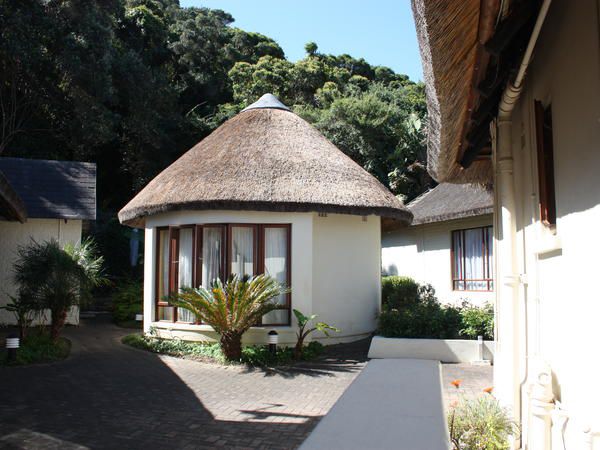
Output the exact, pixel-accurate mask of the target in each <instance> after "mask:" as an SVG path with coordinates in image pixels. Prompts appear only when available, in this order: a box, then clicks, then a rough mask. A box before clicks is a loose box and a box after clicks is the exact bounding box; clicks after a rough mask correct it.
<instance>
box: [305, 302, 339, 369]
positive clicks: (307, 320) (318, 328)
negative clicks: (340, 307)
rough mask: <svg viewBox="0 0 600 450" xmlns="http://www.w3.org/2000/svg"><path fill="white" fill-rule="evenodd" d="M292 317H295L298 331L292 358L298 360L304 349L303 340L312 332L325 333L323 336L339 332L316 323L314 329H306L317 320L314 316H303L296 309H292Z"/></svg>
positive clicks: (322, 323)
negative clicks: (331, 332)
mask: <svg viewBox="0 0 600 450" xmlns="http://www.w3.org/2000/svg"><path fill="white" fill-rule="evenodd" d="M294 315H295V316H296V320H297V321H298V331H297V332H296V337H297V339H298V340H297V341H296V348H295V349H294V358H295V359H300V358H301V357H302V348H303V347H304V340H305V339H306V337H307V336H308V335H309V334H310V333H312V332H313V331H320V332H322V333H325V336H329V332H330V331H334V332H336V333H338V332H339V331H340V330H339V329H337V328H336V327H333V326H331V325H328V324H326V323H324V322H317V323H316V324H315V326H314V327H312V328H307V327H308V324H309V323H310V322H312V321H313V320H315V319H316V318H317V315H316V314H312V315H311V316H305V315H304V314H302V313H301V312H300V311H298V310H297V309H294Z"/></svg>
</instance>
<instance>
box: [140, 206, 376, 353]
mask: <svg viewBox="0 0 600 450" xmlns="http://www.w3.org/2000/svg"><path fill="white" fill-rule="evenodd" d="M207 223H291V224H292V250H291V254H292V283H291V284H292V285H291V289H292V308H295V309H298V310H300V311H302V312H303V313H304V314H307V315H308V314H313V313H314V314H319V319H320V320H323V321H330V322H331V324H332V325H335V326H337V327H338V328H341V329H342V332H341V333H339V334H336V335H335V336H334V338H333V339H325V338H324V337H323V336H321V338H323V339H324V340H326V341H327V343H335V342H340V341H346V340H353V339H357V338H361V337H365V336H366V335H368V333H370V332H372V331H373V330H374V329H375V315H376V312H377V311H378V307H379V304H380V272H379V270H380V269H379V268H380V232H379V227H380V221H379V218H378V217H375V216H369V217H368V218H367V221H366V222H364V221H363V220H362V217H359V216H351V215H340V214H329V215H328V216H327V217H318V215H317V214H314V213H277V212H252V211H178V212H170V213H165V214H159V215H155V216H152V217H150V218H148V219H147V220H146V239H145V245H146V248H145V258H146V259H145V269H144V270H145V272H144V330H145V331H146V332H148V331H149V330H150V328H151V327H154V328H156V329H157V330H159V333H160V334H161V335H162V336H165V337H179V338H182V339H189V340H200V341H209V340H214V339H216V338H217V335H216V333H214V332H213V331H212V329H211V328H210V327H208V326H205V325H186V324H175V323H168V322H157V321H156V320H155V317H154V315H155V309H154V297H155V265H156V258H155V256H154V255H155V251H156V249H155V247H156V235H155V229H156V227H160V226H167V225H185V224H207ZM273 328H275V329H277V331H278V333H279V340H280V342H281V343H282V344H294V343H295V340H296V338H295V332H296V320H295V318H293V317H292V326H291V327H287V326H285V327H256V328H253V329H252V330H250V331H249V332H248V333H246V334H245V335H244V342H245V343H261V344H262V343H265V342H266V333H267V332H268V331H269V330H271V329H273ZM317 338H319V337H317Z"/></svg>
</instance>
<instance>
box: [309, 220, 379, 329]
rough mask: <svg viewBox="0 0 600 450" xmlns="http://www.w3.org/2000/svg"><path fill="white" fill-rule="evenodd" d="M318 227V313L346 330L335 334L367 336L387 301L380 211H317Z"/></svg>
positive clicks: (315, 299)
mask: <svg viewBox="0 0 600 450" xmlns="http://www.w3.org/2000/svg"><path fill="white" fill-rule="evenodd" d="M313 230H314V237H313V265H312V271H313V275H312V278H313V300H312V311H313V313H314V314H318V315H319V318H318V320H322V321H323V322H326V323H329V324H330V325H334V326H336V327H337V328H339V329H340V330H341V332H340V333H334V334H333V335H332V337H333V338H335V340H339V338H341V337H344V338H345V339H344V340H352V339H358V338H363V337H367V336H368V335H369V333H371V332H373V331H374V330H375V328H376V325H377V323H376V319H377V313H378V312H379V307H380V304H381V222H380V219H379V217H377V216H367V217H364V218H363V217H361V216H351V215H342V214H328V215H327V217H320V216H318V215H317V214H315V215H314V225H313Z"/></svg>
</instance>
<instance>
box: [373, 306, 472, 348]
mask: <svg viewBox="0 0 600 450" xmlns="http://www.w3.org/2000/svg"><path fill="white" fill-rule="evenodd" d="M459 327H460V312H459V311H458V310H457V308H455V307H452V306H442V305H440V304H439V303H438V302H437V301H435V302H433V301H428V302H419V303H417V304H416V305H414V306H411V307H408V308H403V309H401V310H398V309H390V310H384V311H383V312H382V313H381V314H380V315H379V326H378V334H380V335H381V336H385V337H402V338H428V339H456V338H458V337H459V334H458V330H459Z"/></svg>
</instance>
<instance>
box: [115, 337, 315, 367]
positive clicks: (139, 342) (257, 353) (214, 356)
mask: <svg viewBox="0 0 600 450" xmlns="http://www.w3.org/2000/svg"><path fill="white" fill-rule="evenodd" d="M122 342H123V343H124V344H127V345H130V346H131V347H135V348H139V349H142V350H146V351H150V352H153V353H160V354H164V355H171V356H177V357H191V358H194V357H195V358H206V359H211V360H213V361H215V362H220V363H226V362H227V361H226V360H225V356H224V355H223V352H222V350H221V347H220V345H219V344H218V343H206V342H187V341H182V340H181V339H160V338H157V337H153V336H143V335H141V334H130V335H128V336H125V337H123V339H122ZM322 351H323V345H322V344H320V343H319V342H311V343H310V344H308V345H307V346H305V347H304V350H303V352H302V358H301V359H302V360H306V361H307V360H312V359H315V358H316V357H318V356H319V355H320V354H321V352H322ZM293 359H294V350H293V349H292V348H289V347H278V348H277V353H276V354H275V355H273V354H272V353H271V352H270V351H269V347H268V346H266V345H249V346H246V347H243V348H242V357H241V359H240V362H241V363H242V364H246V365H248V366H275V365H284V364H289V363H290V362H291V361H292V360H293Z"/></svg>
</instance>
